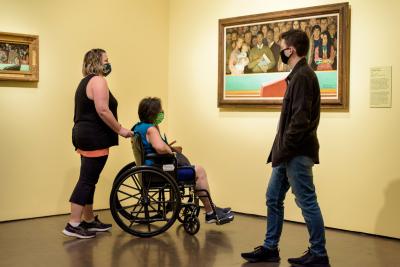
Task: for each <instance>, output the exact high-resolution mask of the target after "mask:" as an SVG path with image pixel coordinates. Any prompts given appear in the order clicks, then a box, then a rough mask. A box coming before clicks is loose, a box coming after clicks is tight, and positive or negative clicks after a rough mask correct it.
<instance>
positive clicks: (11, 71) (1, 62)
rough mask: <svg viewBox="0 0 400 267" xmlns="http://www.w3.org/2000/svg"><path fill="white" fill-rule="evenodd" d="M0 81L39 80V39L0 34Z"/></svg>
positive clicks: (31, 36)
mask: <svg viewBox="0 0 400 267" xmlns="http://www.w3.org/2000/svg"><path fill="white" fill-rule="evenodd" d="M0 80H14V81H33V82H34V81H38V80H39V37H38V36H36V35H27V34H16V33H4V32H0Z"/></svg>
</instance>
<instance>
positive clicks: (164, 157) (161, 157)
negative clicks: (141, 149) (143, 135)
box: [144, 153, 175, 160]
mask: <svg viewBox="0 0 400 267" xmlns="http://www.w3.org/2000/svg"><path fill="white" fill-rule="evenodd" d="M144 158H145V159H153V160H168V159H169V160H171V159H175V155H174V154H157V153H149V154H146V155H145V156H144Z"/></svg>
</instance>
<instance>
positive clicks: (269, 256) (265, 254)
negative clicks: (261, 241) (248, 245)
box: [241, 246, 281, 262]
mask: <svg viewBox="0 0 400 267" xmlns="http://www.w3.org/2000/svg"><path fill="white" fill-rule="evenodd" d="M241 255H242V258H243V259H245V260H247V261H248V262H261V261H263V262H279V261H280V260H281V258H280V257H279V250H278V249H277V248H276V249H268V248H266V247H264V246H259V247H256V248H255V249H254V251H252V252H246V253H242V254H241Z"/></svg>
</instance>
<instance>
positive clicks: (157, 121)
mask: <svg viewBox="0 0 400 267" xmlns="http://www.w3.org/2000/svg"><path fill="white" fill-rule="evenodd" d="M163 120H164V112H160V113H158V114H157V116H156V119H155V120H154V124H155V125H159V124H160V123H161V122H162V121H163Z"/></svg>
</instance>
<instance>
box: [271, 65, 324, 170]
mask: <svg viewBox="0 0 400 267" xmlns="http://www.w3.org/2000/svg"><path fill="white" fill-rule="evenodd" d="M286 82H287V84H288V88H287V90H286V93H285V96H284V98H283V104H282V111H281V117H280V119H279V127H278V132H277V134H276V137H275V140H274V144H273V146H272V149H271V153H270V155H269V157H268V161H267V163H269V162H272V167H276V166H278V165H279V164H281V163H283V162H287V161H289V160H290V159H292V158H293V157H295V156H308V157H310V158H311V159H312V160H313V161H314V163H319V156H318V151H319V143H318V138H317V128H318V124H319V116H320V103H321V95H320V89H319V84H318V79H317V76H316V75H315V73H314V71H313V70H312V69H311V68H310V66H308V65H307V62H306V60H305V58H302V59H301V60H300V61H299V62H298V63H297V64H296V66H295V67H294V68H293V70H292V72H291V73H290V74H289V76H288V77H287V78H286Z"/></svg>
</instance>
